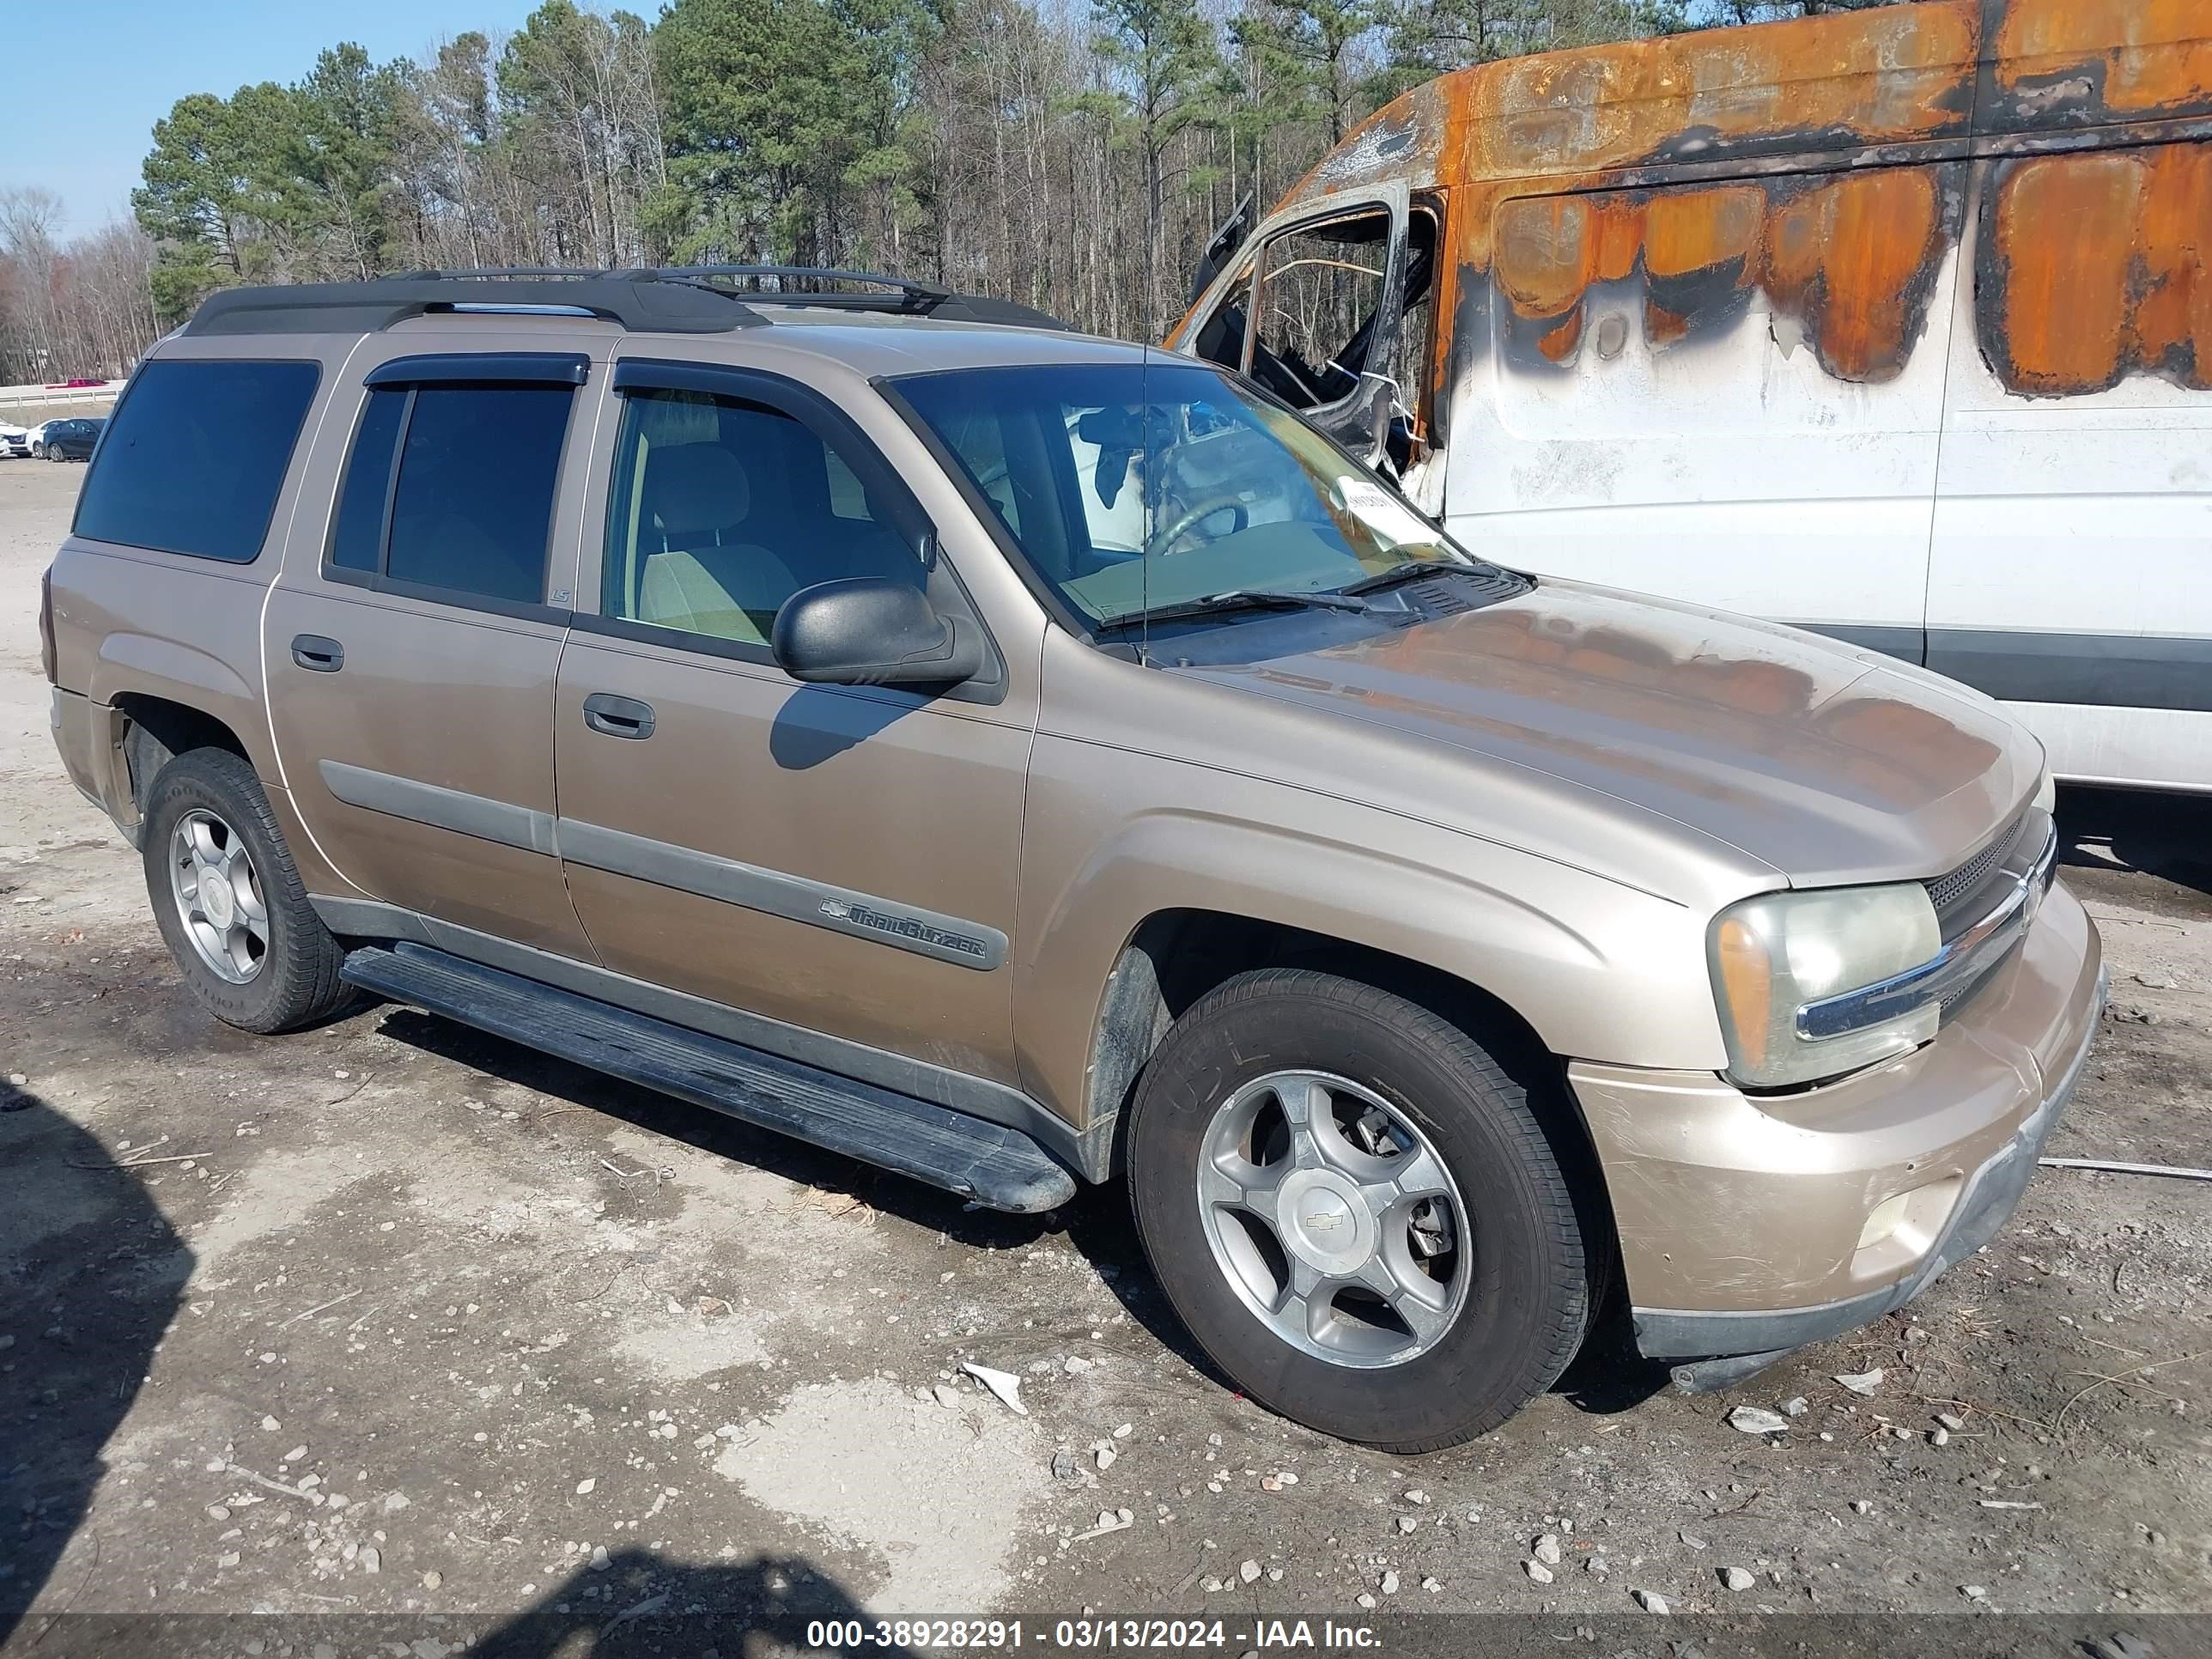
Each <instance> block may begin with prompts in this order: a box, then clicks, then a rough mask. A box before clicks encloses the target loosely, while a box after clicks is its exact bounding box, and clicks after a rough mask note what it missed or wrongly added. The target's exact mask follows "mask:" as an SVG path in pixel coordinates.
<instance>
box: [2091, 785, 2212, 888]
mask: <svg viewBox="0 0 2212 1659" xmlns="http://www.w3.org/2000/svg"><path fill="white" fill-rule="evenodd" d="M2058 848H2059V854H2058V855H2059V860H2060V862H2061V863H2062V864H2063V866H2065V872H2066V878H2067V880H2068V881H2069V884H2074V885H2076V886H2079V887H2082V888H2084V889H2085V890H2093V888H2094V886H2095V884H2096V878H2097V876H2098V875H2099V874H2100V873H2102V872H2110V873H2112V874H2113V875H2115V876H2124V875H2132V874H2141V875H2146V876H2149V877H2151V878H2154V879H2155V880H2158V881H2161V882H2164V883H2166V884H2168V885H2169V886H2170V887H2171V888H2172V890H2173V891H2172V893H2171V894H2169V895H2168V896H2169V897H2172V898H2174V899H2177V900H2179V901H2180V902H2181V905H2182V907H2183V908H2185V909H2186V910H2187V911H2188V912H2189V914H2191V915H2202V916H2212V798H2208V797H2205V796H2202V795H2173V794H2157V793H2152V792H2150V791H2148V790H2139V789H2062V790H2061V791H2060V792H2059V794H2058ZM2136 896H2137V897H2138V899H2139V897H2140V895H2139V894H2137V895H2136Z"/></svg>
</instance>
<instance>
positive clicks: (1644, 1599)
mask: <svg viewBox="0 0 2212 1659" xmlns="http://www.w3.org/2000/svg"><path fill="white" fill-rule="evenodd" d="M1629 1594H1630V1595H1633V1596H1634V1597H1635V1598H1636V1605H1637V1606H1638V1607H1642V1608H1643V1609H1644V1612H1646V1613H1672V1612H1673V1611H1674V1609H1673V1608H1672V1607H1668V1605H1667V1598H1666V1597H1665V1596H1663V1595H1660V1594H1659V1592H1658V1591H1657V1590H1647V1589H1640V1590H1631V1591H1630V1592H1629Z"/></svg>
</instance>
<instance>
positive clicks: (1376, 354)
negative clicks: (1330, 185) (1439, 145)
mask: <svg viewBox="0 0 2212 1659" xmlns="http://www.w3.org/2000/svg"><path fill="white" fill-rule="evenodd" d="M1417 217H1418V220H1419V223H1418V224H1416V222H1415V221H1416V218H1417ZM1416 244H1419V246H1416ZM1435 247H1436V221H1435V218H1434V216H1433V215H1432V214H1431V213H1430V212H1429V211H1428V210H1425V209H1424V210H1421V211H1420V212H1419V215H1418V216H1417V215H1416V214H1415V213H1414V211H1413V208H1412V206H1411V198H1410V196H1409V193H1408V191H1407V187H1406V185H1404V183H1402V182H1394V183H1390V184H1386V185H1376V187H1375V188H1373V189H1372V190H1367V191H1353V192H1347V193H1346V194H1345V195H1343V196H1340V197H1330V198H1329V199H1328V200H1327V201H1325V202H1320V203H1311V202H1309V203H1305V204H1301V205H1299V206H1297V207H1295V208H1291V209H1288V210H1285V211H1283V212H1281V213H1279V214H1277V215H1275V216H1274V217H1273V218H1272V219H1270V220H1268V221H1267V222H1266V223H1265V224H1263V225H1261V227H1260V228H1259V230H1258V232H1257V233H1255V235H1254V236H1253V237H1252V239H1251V240H1250V242H1249V244H1248V245H1247V246H1246V247H1245V248H1244V250H1243V253H1242V255H1241V257H1240V258H1237V260H1236V261H1235V262H1234V263H1233V264H1231V265H1230V267H1229V268H1228V269H1227V270H1225V271H1224V272H1223V274H1222V275H1221V276H1218V277H1217V278H1215V280H1214V281H1213V283H1212V285H1211V287H1210V288H1209V289H1208V291H1207V293H1206V295H1205V296H1204V297H1203V298H1202V299H1201V300H1200V301H1199V303H1198V304H1197V305H1196V306H1195V307H1193V309H1192V313H1191V319H1190V320H1189V321H1188V322H1187V323H1186V324H1185V325H1184V326H1183V328H1182V331H1180V332H1179V333H1178V335H1177V336H1176V339H1175V341H1174V342H1173V343H1174V346H1175V349H1176V350H1178V351H1180V352H1182V353H1183V354H1184V355H1185V356H1193V357H1202V358H1205V359H1206V360H1207V361H1208V362H1216V363H1219V364H1221V365H1222V366H1223V367H1225V368H1234V369H1237V370H1239V371H1240V372H1242V373H1243V374H1248V375H1249V376H1251V378H1252V379H1254V380H1257V381H1258V382H1259V383H1260V384H1261V385H1262V386H1266V387H1267V389H1268V390H1269V391H1270V392H1273V393H1274V394H1275V395H1276V396H1277V397H1279V398H1281V399H1282V400H1283V401H1284V402H1285V403H1287V404H1290V405H1291V407H1292V408H1293V409H1296V410H1297V411H1298V412H1299V413H1300V414H1301V415H1302V416H1304V418H1305V419H1306V420H1307V421H1309V422H1311V423H1312V424H1314V425H1315V426H1317V427H1319V428H1321V429H1322V431H1324V432H1326V433H1328V435H1330V436H1331V437H1333V438H1334V439H1335V440H1336V441H1338V442H1339V443H1340V444H1342V445H1343V446H1344V447H1346V449H1348V450H1350V451H1352V453H1354V454H1356V455H1358V456H1360V457H1361V458H1362V459H1365V460H1366V461H1368V462H1369V463H1370V465H1380V464H1382V463H1383V462H1384V461H1385V460H1396V461H1398V462H1399V463H1400V464H1401V465H1402V464H1403V462H1404V460H1405V459H1406V457H1405V456H1404V455H1403V454H1395V455H1394V454H1392V453H1390V452H1391V451H1392V449H1393V448H1394V446H1393V445H1392V444H1391V442H1390V440H1391V436H1392V426H1393V422H1395V421H1399V420H1401V418H1402V419H1403V420H1404V421H1405V422H1407V423H1408V424H1407V427H1405V428H1401V434H1400V435H1401V446H1398V447H1402V440H1403V438H1404V437H1405V436H1406V435H1407V433H1408V431H1409V430H1410V423H1411V422H1412V420H1413V416H1414V413H1415V410H1416V409H1417V406H1418V404H1419V395H1420V387H1421V384H1422V381H1423V380H1424V379H1425V375H1424V374H1423V368H1424V361H1425V356H1426V353H1427V349H1428V337H1429V330H1428V327H1427V319H1428V307H1427V303H1426V302H1427V299H1428V292H1429V288H1430V272H1431V269H1432V268H1433V265H1434V250H1435Z"/></svg>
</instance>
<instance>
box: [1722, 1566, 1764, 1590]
mask: <svg viewBox="0 0 2212 1659" xmlns="http://www.w3.org/2000/svg"><path fill="white" fill-rule="evenodd" d="M1758 1582H1759V1580H1758V1579H1756V1578H1754V1577H1752V1576H1751V1575H1750V1574H1749V1573H1747V1572H1746V1571H1744V1570H1743V1569H1742V1568H1741V1567H1723V1568H1722V1569H1721V1583H1723V1584H1725V1585H1727V1586H1728V1587H1729V1589H1732V1590H1747V1589H1750V1588H1751V1587H1752V1586H1753V1584H1756V1583H1758Z"/></svg>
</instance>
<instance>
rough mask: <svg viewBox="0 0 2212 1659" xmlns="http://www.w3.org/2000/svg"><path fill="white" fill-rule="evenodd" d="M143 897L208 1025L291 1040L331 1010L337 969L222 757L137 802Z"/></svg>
mask: <svg viewBox="0 0 2212 1659" xmlns="http://www.w3.org/2000/svg"><path fill="white" fill-rule="evenodd" d="M143 823H144V829H143V835H142V839H141V842H140V848H141V852H142V856H143V859H144V861H145V866H146V891H147V895H148V896H149V898H151V899H152V901H153V903H154V919H155V922H156V923H157V924H158V925H159V926H160V927H161V938H162V939H163V940H164V941H165V942H166V943H167V945H168V947H169V954H170V955H171V956H173V957H175V958H176V959H177V965H178V967H179V968H180V969H183V970H184V975H185V984H186V985H188V986H190V987H191V991H192V994H193V995H195V996H197V998H198V999H199V1000H200V1001H201V1002H203V1003H204V1004H205V1005H206V1006H207V1010H208V1012H210V1013H211V1014H213V1015H214V1016H215V1017H216V1018H217V1019H220V1020H222V1021H224V1022H225V1023H226V1024H231V1025H235V1026H238V1027H240V1029H242V1030H248V1031H258V1032H264V1033H267V1032H274V1031H287V1030H293V1029H295V1028H296V1027H298V1026H301V1025H306V1024H311V1023H312V1022H313V1021H315V1020H317V1019H319V1018H322V1017H323V1016H324V1015H325V1014H328V1013H330V1012H332V1011H334V1010H335V1009H337V1008H338V1007H339V1006H343V1004H344V1003H345V1001H346V1000H348V998H349V996H350V994H351V993H350V991H349V988H348V987H346V985H345V984H344V983H343V981H340V980H339V978H338V969H339V967H340V965H341V964H342V963H343V962H344V960H345V952H344V951H343V950H341V949H340V948H339V945H338V942H337V939H333V938H332V937H331V932H330V929H328V928H327V927H324V926H323V923H322V919H321V918H320V917H319V916H318V915H316V914H315V912H314V908H313V906H312V905H310V904H309V903H308V902H307V889H306V888H305V887H304V886H302V885H301V881H300V872H298V871H297V870H296V869H295V868H294V867H293V864H292V857H291V854H289V853H288V852H286V851H285V849H284V842H283V837H282V836H280V835H279V833H278V831H277V828H276V817H275V815H274V814H273V813H271V812H270V810H269V798H268V797H267V796H266V795H264V793H262V791H261V781H260V780H259V779H258V778H257V777H255V776H254V775H253V768H252V766H251V765H250V764H248V763H247V762H246V760H245V758H244V757H241V756H239V755H234V754H233V753H231V751H230V750H227V749H194V750H190V751H188V752H186V753H185V754H182V755H179V756H178V757H176V758H175V759H174V760H173V761H171V762H170V763H168V764H167V766H164V767H163V768H162V769H161V772H160V774H159V775H157V776H156V777H155V780H154V785H153V787H152V788H151V789H150V790H149V791H148V792H147V799H146V809H145V816H144V820H143Z"/></svg>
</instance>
